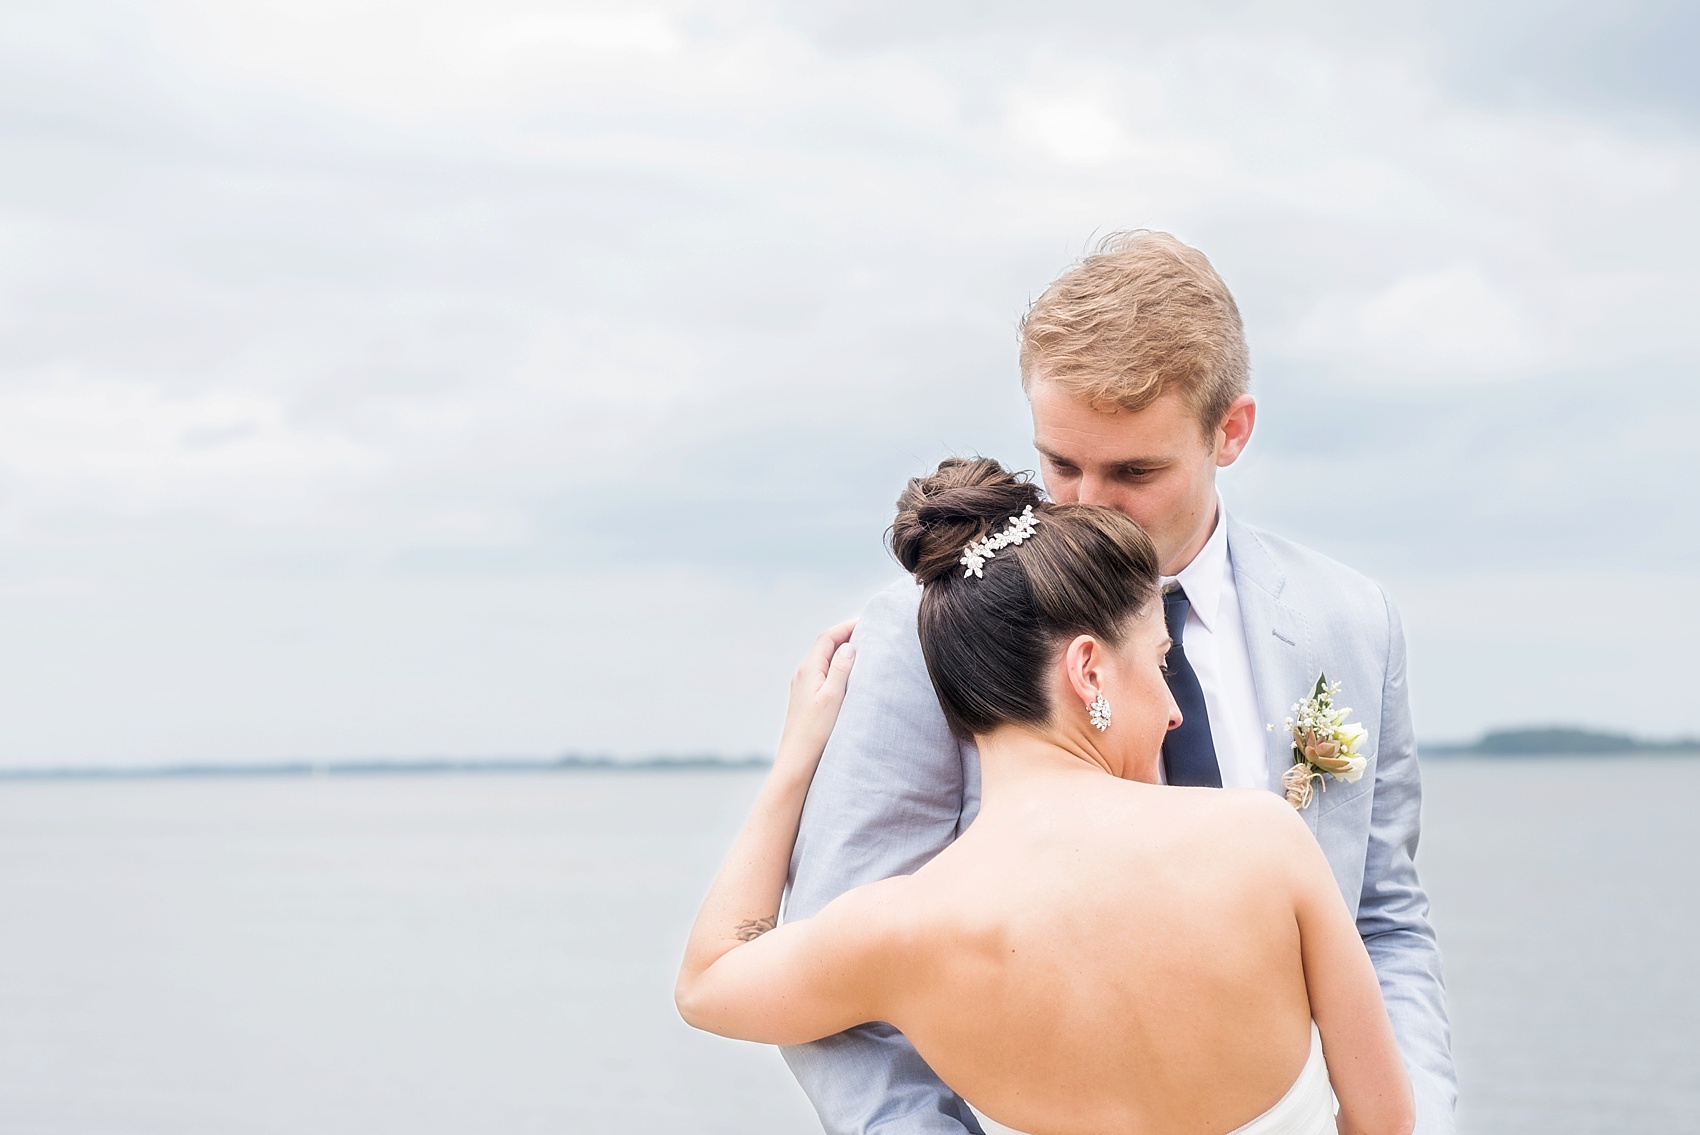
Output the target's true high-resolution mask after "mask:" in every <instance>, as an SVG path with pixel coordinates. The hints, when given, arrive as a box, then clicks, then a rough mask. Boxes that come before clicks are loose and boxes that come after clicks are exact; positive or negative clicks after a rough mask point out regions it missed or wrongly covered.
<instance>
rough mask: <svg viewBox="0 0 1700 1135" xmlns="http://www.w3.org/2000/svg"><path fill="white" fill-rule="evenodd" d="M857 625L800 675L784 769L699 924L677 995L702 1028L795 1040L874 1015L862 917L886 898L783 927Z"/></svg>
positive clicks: (841, 905)
mask: <svg viewBox="0 0 1700 1135" xmlns="http://www.w3.org/2000/svg"><path fill="white" fill-rule="evenodd" d="M851 626H852V624H850V623H844V624H841V625H839V626H836V627H834V628H832V629H831V630H829V631H827V632H825V633H824V634H822V635H821V636H820V638H819V639H817V640H816V641H815V645H814V647H813V649H812V650H810V652H809V656H808V657H807V658H806V659H804V661H803V664H802V666H801V667H799V668H798V670H797V674H796V677H794V678H793V679H792V680H791V703H790V708H789V710H788V711H787V713H786V717H785V730H784V733H783V734H782V735H781V737H780V741H779V750H778V752H777V753H776V755H775V757H774V762H773V771H772V772H771V773H770V774H769V775H768V778H767V782H766V783H765V784H764V785H763V786H762V790H761V794H760V795H759V796H758V797H757V798H756V803H755V806H754V808H752V809H751V811H750V816H749V819H748V820H747V821H745V823H744V829H743V831H742V832H740V833H739V835H738V838H737V841H736V842H735V843H734V844H733V845H732V851H731V853H730V854H729V855H728V856H727V858H726V863H725V865H724V866H723V867H722V868H721V869H720V875H719V877H718V878H716V879H715V881H714V885H713V886H712V887H711V888H710V889H709V892H708V897H707V898H706V899H704V900H703V904H702V910H701V911H700V912H699V913H698V915H697V920H696V924H695V925H694V926H693V927H692V928H691V936H690V940H689V942H688V943H687V945H686V947H685V960H684V963H683V964H682V965H681V966H680V967H679V980H678V984H677V986H676V987H675V989H674V1000H675V1001H676V1003H677V1004H678V1007H679V1012H680V1014H681V1015H682V1016H683V1017H684V1018H685V1020H686V1021H687V1022H689V1023H690V1024H692V1025H694V1026H695V1027H697V1028H700V1029H706V1030H708V1031H710V1032H716V1033H720V1034H721V1035H723V1036H732V1037H737V1038H739V1039H742V1040H758V1041H765V1042H767V1043H769V1044H794V1043H801V1042H804V1041H810V1040H817V1039H819V1038H820V1037H823V1036H830V1035H831V1034H833V1033H835V1032H838V1031H840V1030H842V1029H844V1028H848V1027H849V1026H851V1025H855V1024H860V1023H861V1022H862V1021H864V1020H868V1019H870V1018H868V1017H865V1016H858V1015H857V1014H858V1013H861V1012H865V1011H867V1007H866V1006H865V1004H864V1003H863V1002H864V999H863V998H862V997H861V996H860V995H859V993H858V989H859V988H860V987H859V984H858V982H856V981H855V980H853V978H854V976H855V974H856V973H857V972H858V971H859V970H860V969H861V960H862V959H863V958H865V957H866V947H867V945H868V942H869V939H868V937H867V936H866V935H865V934H863V933H861V932H860V929H861V927H860V926H859V923H861V922H863V921H864V920H863V918H862V917H860V915H865V914H866V913H867V908H868V907H869V905H870V903H872V904H874V905H878V904H879V902H880V899H879V897H878V895H877V894H861V893H857V892H852V893H851V894H848V895H844V896H842V897H841V898H840V899H839V900H838V901H837V902H834V903H832V904H830V905H829V906H828V908H827V909H826V910H823V911H822V912H821V913H820V914H819V915H817V916H816V917H814V918H812V919H806V920H803V921H799V922H793V923H789V924H787V925H786V926H783V927H780V928H778V929H775V924H776V923H777V922H778V919H779V904H780V900H781V899H782V898H783V896H784V890H785V876H786V872H787V869H788V867H789V865H790V859H791V848H792V845H793V844H794V843H795V842H796V839H797V824H798V821H799V819H800V818H801V816H802V812H803V801H804V799H805V798H806V797H807V796H808V791H809V782H810V780H812V779H813V777H814V772H815V767H816V765H818V764H819V763H820V756H821V751H822V750H823V749H824V748H825V747H826V739H827V737H828V735H830V734H831V732H832V726H833V723H834V722H835V721H836V720H837V717H838V707H839V705H840V704H842V702H843V700H844V687H845V683H846V681H847V680H848V679H849V675H850V666H851V663H852V661H853V659H854V648H853V647H852V646H850V644H849V638H850V630H851ZM881 889H882V888H881V887H880V886H879V885H877V884H876V885H875V886H874V887H872V888H863V889H862V890H864V891H870V892H879V891H880V890H881ZM858 912H860V914H859V913H858Z"/></svg>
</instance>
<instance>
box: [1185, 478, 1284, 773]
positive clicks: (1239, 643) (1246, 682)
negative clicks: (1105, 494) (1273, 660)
mask: <svg viewBox="0 0 1700 1135" xmlns="http://www.w3.org/2000/svg"><path fill="white" fill-rule="evenodd" d="M1170 579H1174V580H1176V581H1178V582H1179V583H1180V585H1181V587H1182V588H1184V589H1185V591H1186V597H1187V601H1188V603H1189V604H1190V605H1191V609H1190V610H1189V611H1188V612H1187V617H1186V630H1185V631H1184V632H1183V633H1182V635H1181V645H1182V648H1183V649H1184V650H1185V651H1186V657H1187V661H1188V662H1191V663H1192V668H1193V670H1194V671H1195V672H1196V673H1197V674H1198V684H1199V685H1200V686H1201V687H1203V689H1204V709H1205V712H1206V713H1208V714H1209V715H1210V739H1211V740H1212V741H1213V742H1214V743H1215V745H1216V764H1217V766H1218V767H1219V768H1220V769H1221V770H1222V787H1224V788H1269V787H1271V786H1270V783H1269V764H1268V761H1267V760H1266V759H1265V757H1264V745H1265V742H1266V741H1267V738H1266V737H1265V736H1264V734H1265V733H1266V732H1267V731H1266V730H1265V729H1264V727H1263V721H1262V714H1261V711H1259V709H1258V708H1257V685H1256V683H1255V682H1254V681H1253V679H1252V676H1251V653H1250V651H1248V650H1247V649H1246V640H1245V619H1244V618H1243V617H1241V615H1240V592H1239V587H1238V586H1237V585H1236V584H1235V583H1234V565H1233V564H1232V563H1231V562H1230V560H1229V557H1228V517H1227V513H1226V512H1225V511H1224V510H1223V508H1222V499H1221V498H1220V497H1218V498H1216V527H1215V529H1214V530H1213V531H1212V532H1211V533H1210V539H1209V540H1206V541H1205V543H1204V547H1203V548H1201V549H1199V552H1198V555H1196V556H1194V557H1193V560H1192V562H1191V563H1190V564H1188V565H1186V567H1184V568H1182V569H1181V572H1180V574H1179V575H1176V576H1165V577H1164V578H1163V582H1164V584H1167V583H1168V582H1169V580H1170Z"/></svg>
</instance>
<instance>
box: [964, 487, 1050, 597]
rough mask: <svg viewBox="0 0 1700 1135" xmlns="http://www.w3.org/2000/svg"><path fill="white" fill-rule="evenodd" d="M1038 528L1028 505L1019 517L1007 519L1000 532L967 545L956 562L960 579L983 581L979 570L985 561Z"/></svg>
mask: <svg viewBox="0 0 1700 1135" xmlns="http://www.w3.org/2000/svg"><path fill="white" fill-rule="evenodd" d="M1038 526H1039V518H1038V517H1037V516H1034V515H1033V506H1032V505H1028V506H1027V507H1026V508H1024V509H1022V510H1021V515H1020V516H1012V517H1010V518H1009V523H1008V524H1006V525H1004V530H1003V531H1002V532H999V533H998V534H997V535H996V536H987V537H986V538H985V539H984V540H976V541H974V542H973V543H972V544H970V545H968V547H966V548H964V549H963V551H962V558H961V559H960V560H957V561H956V562H957V563H959V564H961V565H962V578H963V579H967V578H968V577H969V576H973V577H974V578H975V579H985V578H986V576H985V573H984V572H982V571H981V570H980V569H981V568H983V567H985V566H986V561H987V560H989V559H991V558H992V556H993V555H994V554H995V553H997V552H1001V551H1002V550H1003V549H1005V548H1007V547H1009V546H1010V545H1011V544H1019V543H1021V542H1022V541H1023V540H1025V539H1027V537H1029V536H1031V535H1033V530H1034V529H1035V528H1037V527H1038Z"/></svg>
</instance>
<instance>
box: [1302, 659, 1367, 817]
mask: <svg viewBox="0 0 1700 1135" xmlns="http://www.w3.org/2000/svg"><path fill="white" fill-rule="evenodd" d="M1339 692H1340V683H1339V682H1334V683H1330V682H1329V681H1328V675H1326V674H1318V675H1317V677H1316V686H1315V688H1314V689H1312V690H1311V692H1310V697H1308V698H1306V699H1305V700H1304V701H1301V702H1300V703H1299V704H1297V705H1295V706H1294V707H1293V716H1291V717H1289V718H1287V732H1288V733H1291V734H1292V735H1293V767H1292V768H1290V769H1288V770H1287V771H1286V773H1285V775H1283V776H1282V777H1281V783H1282V784H1283V785H1284V786H1285V787H1286V789H1287V803H1289V804H1291V805H1292V806H1293V807H1295V808H1298V809H1300V810H1301V811H1302V810H1303V809H1305V808H1308V807H1309V806H1310V801H1311V794H1312V791H1313V786H1314V785H1316V784H1318V783H1320V784H1322V790H1323V791H1324V792H1326V791H1328V784H1327V781H1326V779H1325V778H1327V777H1330V776H1331V777H1333V778H1334V779H1335V780H1341V781H1344V782H1346V783H1347V784H1351V783H1353V782H1354V781H1356V780H1357V779H1358V778H1359V777H1361V776H1363V774H1364V766H1365V765H1367V764H1369V758H1368V757H1366V756H1364V755H1363V754H1361V753H1359V752H1358V749H1359V748H1360V747H1361V746H1362V745H1363V743H1364V739H1365V738H1367V737H1368V736H1369V731H1368V730H1366V729H1365V728H1364V727H1363V726H1362V725H1359V724H1357V723H1356V722H1353V723H1352V724H1350V725H1348V724H1347V723H1346V718H1347V717H1348V716H1349V715H1350V714H1351V712H1352V711H1351V710H1350V709H1349V708H1345V707H1341V708H1336V707H1335V705H1334V695H1335V694H1337V693H1339Z"/></svg>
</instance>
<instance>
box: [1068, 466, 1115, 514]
mask: <svg viewBox="0 0 1700 1135" xmlns="http://www.w3.org/2000/svg"><path fill="white" fill-rule="evenodd" d="M1111 488H1112V486H1111V485H1110V482H1109V479H1108V478H1106V477H1099V476H1096V475H1094V474H1092V473H1082V474H1081V475H1080V495H1079V496H1078V497H1077V498H1076V499H1077V500H1078V501H1079V502H1080V503H1081V504H1095V505H1101V506H1103V507H1105V508H1110V507H1113V506H1114V502H1113V501H1112V500H1111V495H1112V494H1111Z"/></svg>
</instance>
